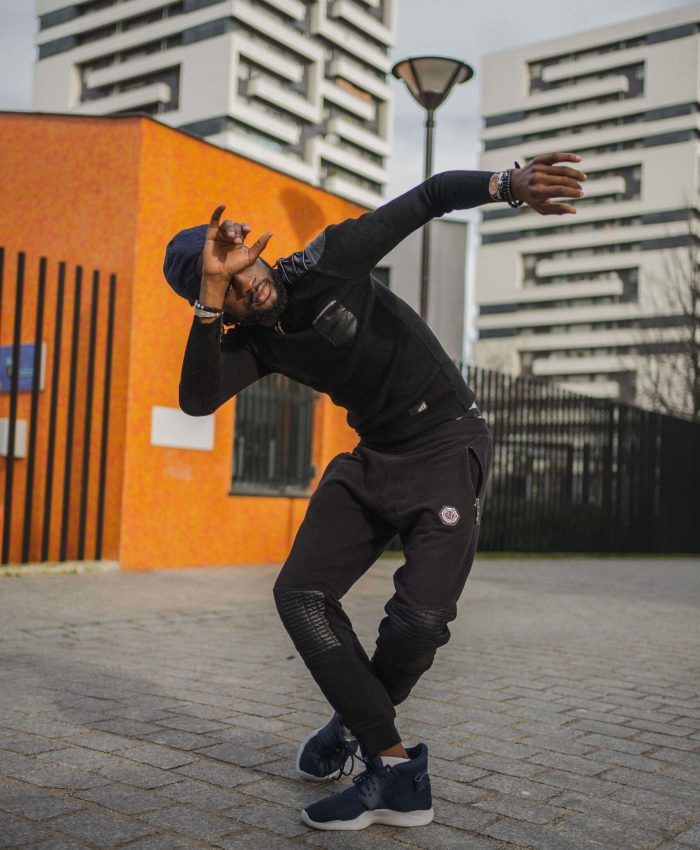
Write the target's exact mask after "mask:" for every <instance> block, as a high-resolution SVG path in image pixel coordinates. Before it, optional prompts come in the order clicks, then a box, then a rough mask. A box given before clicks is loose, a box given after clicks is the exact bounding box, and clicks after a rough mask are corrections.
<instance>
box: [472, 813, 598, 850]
mask: <svg viewBox="0 0 700 850" xmlns="http://www.w3.org/2000/svg"><path fill="white" fill-rule="evenodd" d="M484 832H485V833H486V834H487V835H490V836H492V837H493V838H497V839H498V840H499V841H508V842H510V843H511V844H514V845H516V846H517V847H527V848H532V850H602V846H601V844H599V843H598V842H597V841H591V840H587V839H585V838H582V839H577V838H571V839H569V838H567V837H566V836H563V835H562V834H561V833H559V832H554V831H553V830H548V829H545V828H544V827H541V826H537V825H536V824H531V823H526V822H525V821H517V820H512V819H510V818H503V819H502V820H499V821H496V823H492V824H491V825H490V826H487V827H486V828H485V829H484Z"/></svg>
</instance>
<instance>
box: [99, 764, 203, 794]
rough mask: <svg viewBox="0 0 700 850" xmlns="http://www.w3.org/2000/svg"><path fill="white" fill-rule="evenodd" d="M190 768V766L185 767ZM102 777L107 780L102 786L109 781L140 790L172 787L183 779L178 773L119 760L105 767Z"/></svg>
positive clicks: (101, 773)
mask: <svg viewBox="0 0 700 850" xmlns="http://www.w3.org/2000/svg"><path fill="white" fill-rule="evenodd" d="M185 767H189V765H185ZM100 776H103V777H104V778H105V781H104V782H103V783H102V784H105V785H106V784H107V780H108V779H112V780H114V781H115V782H123V783H124V784H125V785H136V786H137V787H139V788H159V787H160V786H161V785H170V784H171V783H173V782H179V781H180V779H181V777H180V776H178V775H177V773H171V772H169V771H167V770H160V769H159V768H157V767H151V766H150V765H146V764H137V763H135V762H129V761H125V760H123V759H119V760H118V761H115V763H114V764H112V765H108V766H107V767H103V768H102V769H101V770H100Z"/></svg>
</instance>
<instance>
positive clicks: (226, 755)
mask: <svg viewBox="0 0 700 850" xmlns="http://www.w3.org/2000/svg"><path fill="white" fill-rule="evenodd" d="M198 752H199V753H200V754H201V755H203V756H207V757H208V758H212V759H216V760H217V761H224V762H228V763H229V764H235V765H238V766H240V767H253V766H255V765H259V764H263V762H266V761H270V760H271V759H272V758H274V756H269V755H268V754H267V753H265V752H264V750H254V749H253V748H252V747H246V746H244V745H243V744H231V743H223V744H214V745H213V746H210V747H205V748H204V749H202V750H199V751H198Z"/></svg>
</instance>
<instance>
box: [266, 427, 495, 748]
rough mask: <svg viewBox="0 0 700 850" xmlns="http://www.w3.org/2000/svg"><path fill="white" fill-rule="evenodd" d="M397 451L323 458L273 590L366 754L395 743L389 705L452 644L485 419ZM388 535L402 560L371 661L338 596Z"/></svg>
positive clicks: (483, 463)
mask: <svg viewBox="0 0 700 850" xmlns="http://www.w3.org/2000/svg"><path fill="white" fill-rule="evenodd" d="M399 448H400V450H398V451H376V450H373V449H370V448H367V447H365V446H363V445H362V443H360V444H359V445H358V446H357V447H356V448H355V450H354V451H352V452H347V453H344V454H341V455H338V457H336V458H334V459H333V461H331V463H330V464H329V466H328V468H327V469H326V471H325V472H324V474H323V476H322V478H321V481H320V482H319V485H318V488H317V489H316V491H315V493H314V494H313V496H312V497H311V500H310V502H309V507H308V511H307V513H306V516H305V518H304V521H303V523H302V525H301V527H300V529H299V532H298V534H297V536H296V539H295V541H294V544H293V546H292V550H291V552H290V554H289V558H288V559H287V561H286V563H285V564H284V567H283V568H282V571H281V572H280V575H279V578H278V579H277V582H276V583H275V588H274V594H275V601H276V603H277V609H278V611H279V613H280V616H281V618H282V622H283V623H284V626H285V628H286V629H287V631H288V632H289V635H290V637H291V638H292V640H293V642H294V645H295V646H296V648H297V650H298V651H299V653H300V655H301V657H302V659H303V661H304V663H305V664H306V666H307V667H308V668H309V670H310V672H311V674H312V676H313V677H314V679H315V680H316V682H317V684H318V685H319V687H320V688H321V690H322V691H323V693H324V695H325V696H326V698H327V699H328V701H329V702H330V704H331V705H332V706H333V708H334V709H335V710H336V711H337V712H338V713H339V714H340V715H341V717H342V718H343V721H344V723H345V724H346V725H347V726H348V727H349V728H350V730H351V731H352V733H353V734H354V735H355V736H356V737H357V739H358V740H359V742H360V744H361V745H362V748H363V750H364V752H365V754H367V755H375V754H376V753H378V752H381V751H383V750H385V749H388V748H389V747H391V746H393V745H394V744H397V743H398V742H399V741H400V740H401V738H400V736H399V734H398V732H397V730H396V726H395V724H394V719H395V717H396V711H395V710H394V706H395V705H398V704H399V703H400V702H402V701H403V700H405V699H406V697H407V696H408V695H409V693H410V692H411V689H412V688H413V686H414V685H415V684H416V682H417V681H418V679H419V678H420V676H421V675H422V674H423V673H424V672H425V671H426V670H427V669H428V668H429V667H430V666H431V664H432V663H433V658H434V656H435V651H436V650H437V648H438V647H439V646H442V645H443V644H445V643H447V641H448V640H449V638H450V632H449V629H448V627H447V623H448V622H449V621H450V620H453V619H454V618H455V617H456V614H457V600H458V599H459V596H460V594H461V592H462V589H463V588H464V583H465V581H466V580H467V576H468V574H469V570H470V568H471V565H472V561H473V558H474V553H475V550H476V542H477V535H478V530H479V528H478V527H479V519H480V513H481V507H482V503H483V493H484V485H485V483H486V480H487V478H488V474H489V470H490V465H491V435H490V432H489V429H488V427H487V425H486V423H485V421H484V420H483V418H481V417H478V418H476V417H464V418H462V419H457V420H453V421H450V422H446V423H443V424H441V425H439V426H437V427H436V428H433V429H431V430H430V431H428V432H426V433H424V434H421V435H420V436H419V437H417V438H415V439H413V440H412V441H411V442H410V443H407V444H403V445H402V446H400V447H399ZM396 533H398V534H399V535H400V538H401V542H402V544H403V549H404V555H405V561H406V562H405V564H404V565H403V566H401V567H400V568H399V569H398V570H397V571H396V573H395V574H394V586H395V590H396V592H395V593H394V595H393V596H392V597H391V599H390V600H389V601H388V603H387V604H386V606H385V609H384V610H385V611H386V616H385V617H384V619H383V620H382V622H381V623H380V625H379V635H378V637H377V644H376V648H375V651H374V655H373V657H372V659H371V660H370V659H369V658H368V656H367V654H366V653H365V651H364V649H363V648H362V645H361V644H360V642H359V640H358V638H357V636H356V635H355V632H354V631H353V628H352V624H351V623H350V620H349V619H348V617H347V615H346V614H345V612H344V611H343V608H342V606H341V603H340V600H341V599H342V597H343V596H344V595H345V594H346V593H347V591H348V590H349V589H350V588H351V587H352V585H353V584H354V583H355V582H356V581H357V580H358V579H359V578H360V577H361V576H362V575H363V574H364V573H365V572H366V571H367V570H368V569H369V567H370V566H371V565H372V564H373V563H374V561H375V560H376V558H377V556H378V555H379V554H380V553H381V552H382V551H383V550H384V548H385V547H386V546H387V544H388V543H389V542H390V541H391V539H392V538H393V537H394V536H395V535H396Z"/></svg>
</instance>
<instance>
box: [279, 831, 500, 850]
mask: <svg viewBox="0 0 700 850" xmlns="http://www.w3.org/2000/svg"><path fill="white" fill-rule="evenodd" d="M432 832H433V827H426V828H423V827H416V828H414V829H411V830H403V832H402V834H401V835H402V839H403V840H402V842H401V844H399V843H398V842H396V841H393V840H392V839H391V838H390V837H389V836H387V835H382V834H377V833H376V832H375V831H374V830H372V829H365V830H363V831H362V832H359V831H358V832H330V831H328V832H322V831H321V830H318V831H316V832H313V833H309V834H308V835H306V836H305V837H304V841H303V844H302V843H301V842H300V843H299V844H295V845H294V846H295V847H297V848H298V847H300V846H309V845H311V846H313V847H324V848H327V850H406V844H409V845H410V846H412V847H415V846H418V847H420V846H421V845H420V843H418V844H416V843H414V842H412V841H410V840H408V839H410V837H411V835H413V836H414V837H415V836H416V833H418V841H419V842H420V836H421V835H423V836H425V834H427V833H432ZM409 833H410V834H411V835H409ZM467 840H468V839H467ZM404 841H405V842H406V843H404ZM484 850H486V848H484ZM489 850H491V848H489Z"/></svg>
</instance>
